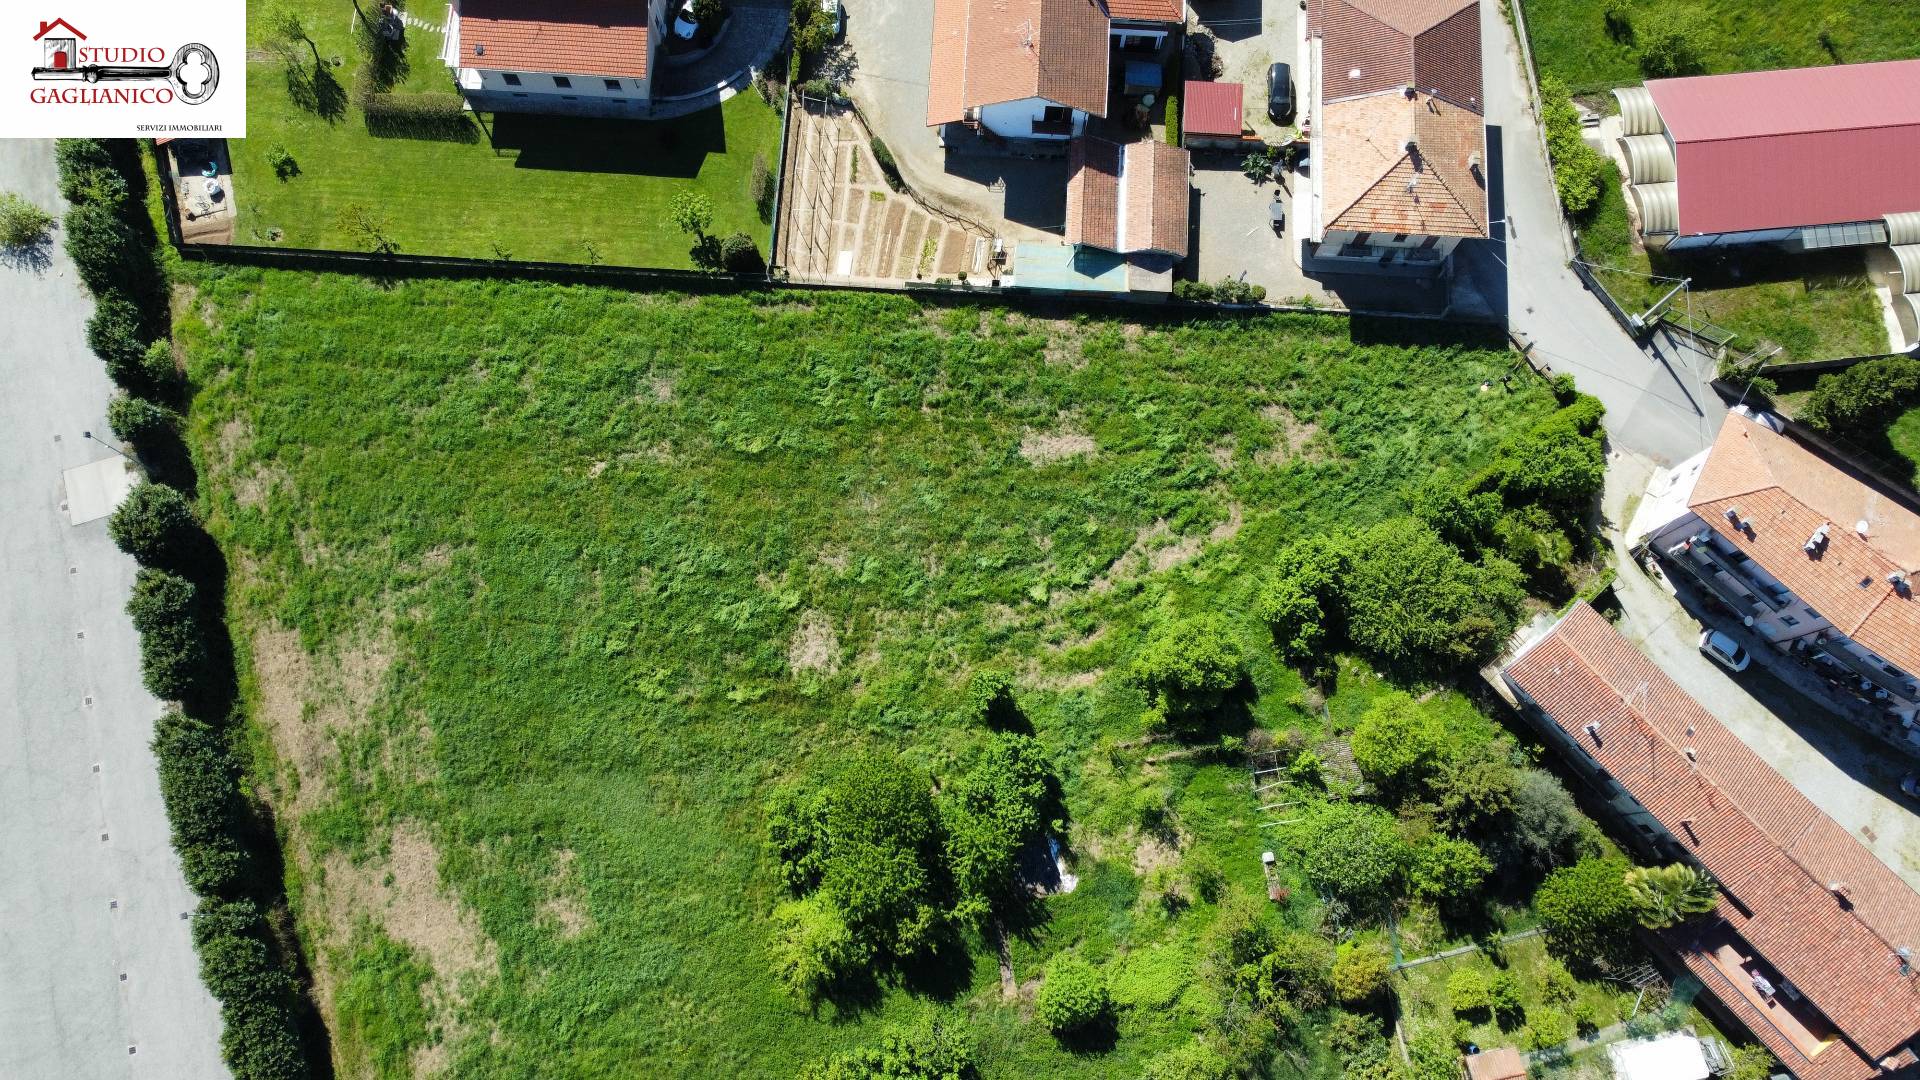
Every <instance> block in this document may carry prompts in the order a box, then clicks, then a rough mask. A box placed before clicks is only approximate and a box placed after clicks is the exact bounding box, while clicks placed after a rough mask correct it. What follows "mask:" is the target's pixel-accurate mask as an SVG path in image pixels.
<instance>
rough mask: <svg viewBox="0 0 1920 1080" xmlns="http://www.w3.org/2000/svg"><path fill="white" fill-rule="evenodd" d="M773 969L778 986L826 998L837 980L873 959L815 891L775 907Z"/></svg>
mask: <svg viewBox="0 0 1920 1080" xmlns="http://www.w3.org/2000/svg"><path fill="white" fill-rule="evenodd" d="M773 927H774V934H773V970H774V975H775V977H777V978H778V979H779V980H780V984H781V985H782V986H784V987H786V988H787V991H788V992H789V993H791V994H792V995H793V996H795V997H797V998H800V999H802V1000H805V1001H815V1000H818V999H820V998H822V997H825V996H826V995H827V994H828V993H829V992H830V991H831V990H832V989H833V986H834V984H835V983H836V982H838V981H840V980H841V979H842V978H844V977H845V976H846V975H847V974H848V973H850V972H854V971H857V970H859V969H860V967H861V966H862V965H864V964H866V963H867V962H868V961H869V960H870V959H872V957H873V950H872V948H871V947H870V946H869V945H868V944H867V943H866V942H863V941H861V940H860V939H859V938H857V937H855V936H854V933H853V930H852V928H851V927H849V926H848V925H847V921H846V920H845V919H843V918H841V917H840V912H839V911H838V910H837V909H836V908H835V907H834V906H833V905H832V904H830V903H829V902H828V901H827V899H826V897H824V896H822V895H820V894H819V893H814V894H813V895H811V896H803V897H801V898H799V899H797V900H788V901H784V902H782V903H781V904H779V905H778V906H776V907H775V908H774V909H773Z"/></svg>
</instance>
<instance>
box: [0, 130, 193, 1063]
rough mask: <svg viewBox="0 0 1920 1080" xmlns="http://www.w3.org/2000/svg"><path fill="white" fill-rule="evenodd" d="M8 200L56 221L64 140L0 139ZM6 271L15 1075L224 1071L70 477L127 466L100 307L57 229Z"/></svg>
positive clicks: (150, 704)
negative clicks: (56, 162)
mask: <svg viewBox="0 0 1920 1080" xmlns="http://www.w3.org/2000/svg"><path fill="white" fill-rule="evenodd" d="M0 190H5V191H14V192H18V193H20V194H22V195H24V196H25V197H26V198H28V199H29V200H31V201H33V202H34V203H36V204H38V205H40V206H42V207H46V208H48V209H58V208H59V199H58V195H57V193H56V188H55V181H54V166H53V144H52V143H51V142H46V141H28V140H0ZM43 251H44V252H45V254H46V258H45V259H44V260H40V261H39V265H35V263H34V261H33V260H15V261H12V262H6V263H0V307H4V309H5V310H6V311H7V312H8V316H7V317H6V318H0V383H4V385H5V386H6V387H7V392H6V393H5V394H4V395H0V439H4V448H3V454H4V456H3V457H0V460H4V461H5V465H4V467H3V468H0V505H4V507H5V510H4V512H0V568H4V579H3V580H4V584H3V585H0V635H3V637H0V701H4V702H6V703H7V706H8V708H7V709H6V711H5V712H4V713H0V770H3V771H0V850H3V851H4V852H5V857H6V866H7V872H6V874H5V875H4V877H3V878H0V971H4V972H5V973H6V977H5V979H4V980H0V1076H5V1077H20V1078H30V1077H49V1078H51V1077H60V1078H63V1080H67V1078H71V1080H92V1078H96V1077H99V1078H106V1077H143V1078H144V1077H157V1078H176V1077H177V1078H180V1080H205V1078H210V1077H223V1076H225V1075H227V1071H226V1068H225V1067H224V1066H223V1065H222V1064H221V1061H220V1019H219V1012H218V1008H217V1006H216V1005H215V1003H214V1001H213V998H212V996H211V995H209V994H208V993H207V991H206V989H205V987H204V986H203V985H202V984H201V982H200V976H199V966H198V961H197V959H196V958H195V956H194V952H193V946H192V942H191V940H190V938H189V936H188V925H187V922H186V921H185V920H184V919H183V918H182V915H183V913H186V912H189V911H191V910H192V909H193V906H194V903H195V901H194V897H193V895H192V894H191V893H190V892H189V891H188V890H187V887H186V883H185V881H184V880H183V879H182V877H181V874H180V863H179V860H178V858H176V856H175V855H174V852H173V847H172V844H171V842H170V840H169V837H168V833H167V821H166V815H165V812H164V809H163V808H162V806H161V801H160V789H159V779H158V777H157V776H156V774H155V771H154V762H153V755H152V754H151V753H150V752H149V751H148V749H147V742H148V740H149V739H150V738H151V735H152V722H153V719H154V717H156V716H157V715H159V713H160V703H159V702H157V701H155V700H154V699H153V696H152V695H150V694H148V693H147V692H146V690H145V688H144V687H142V685H141V681H140V662H139V644H138V641H137V638H136V636H135V634H134V630H133V626H132V625H131V623H129V621H128V619H127V616H126V614H125V612H124V611H123V610H122V608H123V605H124V604H125V603H126V598H127V594H128V591H129V589H130V588H131V586H132V582H133V575H134V564H133V560H132V559H131V558H129V557H127V556H126V555H123V554H121V553H120V551H119V550H118V549H116V548H115V547H114V545H113V542H112V541H111V540H109V539H108V537H107V523H106V521H105V520H104V519H96V520H93V521H90V522H85V523H83V524H79V525H74V524H70V523H69V517H68V512H67V509H66V506H65V503H66V500H67V499H68V492H67V491H66V489H65V483H64V479H63V475H62V474H63V471H64V470H67V469H71V468H74V467H76V466H81V465H87V464H90V463H93V462H96V461H99V460H101V459H104V458H109V457H111V456H112V454H113V452H112V451H110V450H108V449H106V448H105V447H104V446H102V445H101V444H99V443H97V442H92V441H89V440H87V439H85V438H83V437H82V435H81V433H82V432H83V431H93V432H95V433H96V434H102V435H104V434H105V431H106V420H105V413H106V406H107V400H108V397H109V395H110V394H111V392H112V387H111V385H110V384H109V383H108V381H107V377H106V373H105V371H104V370H103V369H102V366H101V364H100V361H99V360H98V359H97V358H96V357H94V356H93V354H92V353H91V352H90V351H89V350H88V348H87V345H86V337H85V332H84V325H85V322H86V319H87V316H88V315H89V314H90V313H91V311H92V302H91V301H90V300H89V299H88V298H87V296H86V294H85V293H84V291H83V290H82V289H81V286H80V284H79V281H78V278H77V277H76V276H75V273H74V269H73V265H72V263H71V262H69V261H68V259H67V257H66V255H65V253H64V252H62V251H61V250H60V246H59V241H58V234H57V233H56V237H55V241H54V243H53V244H52V245H51V246H50V247H48V248H45V249H43Z"/></svg>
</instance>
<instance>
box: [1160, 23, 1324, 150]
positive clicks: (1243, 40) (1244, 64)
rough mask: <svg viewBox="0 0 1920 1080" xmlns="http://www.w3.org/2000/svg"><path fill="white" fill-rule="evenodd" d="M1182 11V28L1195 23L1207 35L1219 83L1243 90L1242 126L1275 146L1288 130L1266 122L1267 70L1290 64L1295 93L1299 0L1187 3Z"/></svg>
mask: <svg viewBox="0 0 1920 1080" xmlns="http://www.w3.org/2000/svg"><path fill="white" fill-rule="evenodd" d="M1187 10H1188V16H1187V18H1188V25H1192V24H1193V23H1194V22H1198V23H1199V24H1200V25H1201V26H1203V27H1205V28H1206V30H1207V31H1208V32H1209V33H1211V34H1212V35H1213V38H1214V53H1215V55H1217V56H1218V57H1219V58H1220V68H1221V70H1220V81H1221V82H1237V83H1239V84H1240V85H1241V86H1242V87H1243V88H1244V89H1245V90H1246V101H1245V103H1244V107H1243V110H1242V111H1243V113H1244V115H1245V120H1246V122H1247V123H1248V124H1249V125H1251V126H1252V127H1253V130H1254V132H1255V133H1256V134H1258V135H1259V136H1260V137H1261V138H1263V139H1266V140H1268V141H1269V142H1272V143H1274V144H1276V145H1277V144H1279V143H1280V142H1281V141H1282V138H1281V137H1282V136H1283V135H1284V134H1285V133H1286V132H1287V131H1289V130H1291V129H1290V128H1288V127H1283V126H1282V125H1280V124H1276V123H1274V122H1273V121H1271V120H1269V119H1267V68H1268V67H1269V66H1270V65H1272V64H1273V63H1274V62H1275V61H1279V62H1281V63H1286V64H1291V65H1292V66H1293V72H1294V84H1295V92H1296V93H1297V92H1298V91H1299V90H1300V89H1301V86H1300V84H1301V79H1302V74H1303V73H1302V71H1301V67H1300V57H1299V55H1298V54H1299V51H1300V29H1301V28H1300V20H1301V18H1302V17H1303V14H1304V13H1303V12H1302V11H1301V10H1300V0H1193V2H1192V3H1191V4H1189V5H1188V9H1187Z"/></svg>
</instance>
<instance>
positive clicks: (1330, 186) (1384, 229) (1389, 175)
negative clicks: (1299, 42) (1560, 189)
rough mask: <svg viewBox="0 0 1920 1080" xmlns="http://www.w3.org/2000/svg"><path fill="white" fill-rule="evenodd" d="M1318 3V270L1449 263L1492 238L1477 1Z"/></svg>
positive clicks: (1314, 28)
mask: <svg viewBox="0 0 1920 1080" xmlns="http://www.w3.org/2000/svg"><path fill="white" fill-rule="evenodd" d="M1306 8H1307V53H1308V56H1307V65H1306V67H1307V83H1308V88H1307V92H1306V93H1305V94H1304V95H1303V97H1304V99H1305V101H1306V105H1307V113H1306V117H1305V118H1304V122H1303V128H1304V129H1305V133H1306V135H1307V137H1308V141H1309V143H1310V149H1309V153H1308V158H1309V162H1310V165H1309V169H1308V172H1309V178H1310V182H1309V184H1308V186H1307V189H1306V191H1307V194H1308V196H1309V197H1308V198H1306V199H1297V200H1296V203H1295V211H1296V213H1297V214H1299V215H1300V217H1301V220H1302V227H1303V231H1304V233H1305V235H1306V236H1308V237H1309V238H1310V241H1309V245H1308V255H1309V257H1310V258H1311V259H1312V260H1313V264H1312V266H1311V267H1310V268H1312V269H1319V270H1323V271H1341V270H1346V271H1355V270H1374V271H1380V270H1384V271H1389V272H1400V273H1414V274H1434V273H1439V272H1440V271H1441V270H1442V269H1443V268H1444V266H1445V265H1446V262H1447V258H1448V256H1450V255H1451V254H1452V253H1453V250H1454V248H1455V247H1456V246H1458V244H1459V243H1460V241H1461V240H1463V239H1469V238H1475V237H1485V236H1486V235H1487V226H1488V218H1487V180H1486V149H1487V128H1486V115H1485V114H1486V107H1485V102H1484V100H1483V99H1482V93H1483V90H1482V83H1481V68H1480V64H1481V57H1480V5H1479V3H1478V0H1307V5H1306ZM1302 203H1304V204H1305V205H1304V206H1302V205H1301V204H1302Z"/></svg>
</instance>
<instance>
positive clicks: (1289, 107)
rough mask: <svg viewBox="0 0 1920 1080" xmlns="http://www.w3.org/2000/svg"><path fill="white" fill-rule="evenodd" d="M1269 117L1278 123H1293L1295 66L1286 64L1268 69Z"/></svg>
mask: <svg viewBox="0 0 1920 1080" xmlns="http://www.w3.org/2000/svg"><path fill="white" fill-rule="evenodd" d="M1267 118H1268V119H1269V120H1272V121H1273V122H1274V123H1276V124H1291V123H1293V68H1292V67H1290V66H1288V65H1286V64H1275V65H1273V66H1272V67H1270V68H1268V69H1267Z"/></svg>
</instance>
